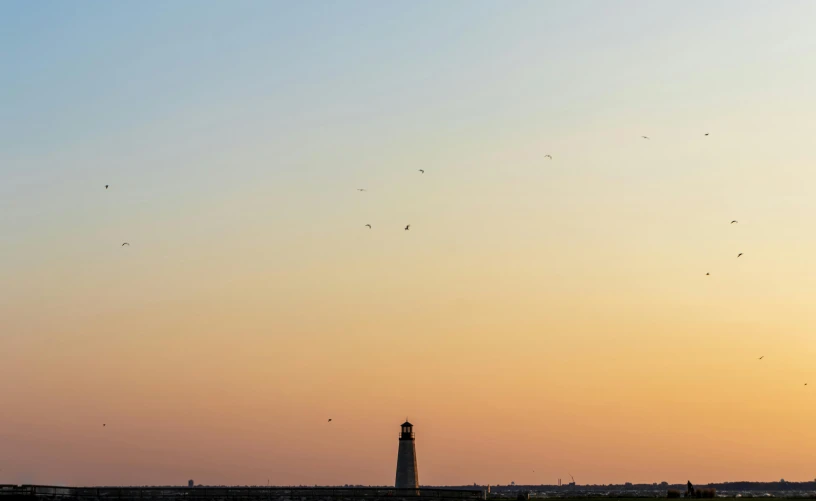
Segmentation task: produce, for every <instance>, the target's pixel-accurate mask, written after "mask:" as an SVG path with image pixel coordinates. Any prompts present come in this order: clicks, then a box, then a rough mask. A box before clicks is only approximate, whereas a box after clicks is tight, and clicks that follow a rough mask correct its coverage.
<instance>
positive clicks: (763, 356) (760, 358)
mask: <svg viewBox="0 0 816 501" xmlns="http://www.w3.org/2000/svg"><path fill="white" fill-rule="evenodd" d="M763 358H765V355H762V356H761V357H759V358H758V359H757V360H762V359H763Z"/></svg>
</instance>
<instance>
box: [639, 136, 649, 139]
mask: <svg viewBox="0 0 816 501" xmlns="http://www.w3.org/2000/svg"><path fill="white" fill-rule="evenodd" d="M640 137H642V138H643V139H649V136H640Z"/></svg>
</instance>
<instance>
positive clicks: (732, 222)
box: [731, 219, 739, 224]
mask: <svg viewBox="0 0 816 501" xmlns="http://www.w3.org/2000/svg"><path fill="white" fill-rule="evenodd" d="M734 223H739V221H737V220H736V219H735V220H733V221H731V224H734Z"/></svg>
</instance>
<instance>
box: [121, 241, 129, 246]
mask: <svg viewBox="0 0 816 501" xmlns="http://www.w3.org/2000/svg"><path fill="white" fill-rule="evenodd" d="M126 245H127V246H128V247H130V244H129V243H127V242H125V243H123V244H122V247H124V246H126Z"/></svg>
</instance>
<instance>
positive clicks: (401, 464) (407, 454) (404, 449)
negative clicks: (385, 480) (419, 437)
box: [396, 420, 419, 489]
mask: <svg viewBox="0 0 816 501" xmlns="http://www.w3.org/2000/svg"><path fill="white" fill-rule="evenodd" d="M396 487H397V489H418V488H419V469H418V468H417V460H416V446H415V444H414V425H412V424H411V423H409V422H408V421H407V420H406V421H405V422H404V423H402V431H401V432H400V437H399V451H398V452H397V483H396Z"/></svg>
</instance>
